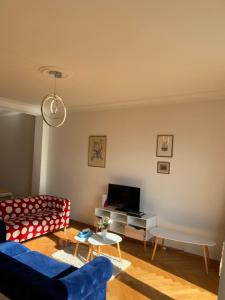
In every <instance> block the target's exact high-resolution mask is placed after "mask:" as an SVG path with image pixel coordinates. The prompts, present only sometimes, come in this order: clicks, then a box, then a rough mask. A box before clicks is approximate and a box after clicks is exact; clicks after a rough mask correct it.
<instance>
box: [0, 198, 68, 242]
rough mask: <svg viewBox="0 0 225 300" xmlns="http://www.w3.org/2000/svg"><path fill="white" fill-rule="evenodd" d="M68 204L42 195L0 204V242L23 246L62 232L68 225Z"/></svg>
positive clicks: (10, 200)
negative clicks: (33, 240)
mask: <svg viewBox="0 0 225 300" xmlns="http://www.w3.org/2000/svg"><path fill="white" fill-rule="evenodd" d="M69 216H70V201H69V200H68V199H64V198H59V197H55V196H49V195H42V196H35V197H25V198H18V199H9V200H3V201H0V241H1V242H4V241H6V240H11V241H16V242H23V241H25V240H29V239H31V238H34V237H37V236H39V235H43V234H46V233H49V232H53V231H56V230H60V229H63V228H64V229H65V228H66V227H68V225H69Z"/></svg>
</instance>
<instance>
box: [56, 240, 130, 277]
mask: <svg viewBox="0 0 225 300" xmlns="http://www.w3.org/2000/svg"><path fill="white" fill-rule="evenodd" d="M87 252H88V247H87V246H84V245H80V246H79V251H78V256H74V246H73V245H70V246H68V247H66V248H65V249H64V250H59V251H57V252H55V253H53V254H52V256H53V257H54V258H55V259H57V260H59V261H62V262H65V263H68V264H70V265H72V266H74V267H77V268H80V267H82V266H83V265H84V264H85V263H87V262H86V257H87ZM93 255H94V256H96V255H97V253H96V252H95V251H94V252H93ZM101 256H105V257H107V258H108V259H109V260H110V261H111V262H112V264H113V275H112V277H111V279H110V280H112V279H113V278H115V277H116V276H118V275H119V274H120V273H121V272H123V271H124V270H126V269H127V268H128V267H129V266H130V265H131V262H130V261H128V260H126V259H122V260H121V261H120V260H119V258H118V257H116V256H112V255H108V254H105V253H104V254H103V253H101Z"/></svg>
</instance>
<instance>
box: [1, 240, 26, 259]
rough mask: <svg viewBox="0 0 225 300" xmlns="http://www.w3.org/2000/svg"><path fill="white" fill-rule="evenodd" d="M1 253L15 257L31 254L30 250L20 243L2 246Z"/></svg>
mask: <svg viewBox="0 0 225 300" xmlns="http://www.w3.org/2000/svg"><path fill="white" fill-rule="evenodd" d="M0 252H1V253H4V254H7V255H9V256H11V257H15V256H17V255H19V254H22V253H27V252H30V250H29V249H28V248H27V247H25V246H23V245H21V244H20V243H16V242H12V241H10V242H4V243H1V244H0Z"/></svg>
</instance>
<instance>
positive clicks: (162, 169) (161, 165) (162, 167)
mask: <svg viewBox="0 0 225 300" xmlns="http://www.w3.org/2000/svg"><path fill="white" fill-rule="evenodd" d="M157 173H161V174H170V162H168V161H158V162H157Z"/></svg>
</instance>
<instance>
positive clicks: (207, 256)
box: [206, 246, 210, 265]
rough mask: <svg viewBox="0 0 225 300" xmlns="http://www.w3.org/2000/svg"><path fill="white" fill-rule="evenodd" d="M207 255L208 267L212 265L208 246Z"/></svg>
mask: <svg viewBox="0 0 225 300" xmlns="http://www.w3.org/2000/svg"><path fill="white" fill-rule="evenodd" d="M206 254H207V259H208V265H210V257H209V247H208V246H206Z"/></svg>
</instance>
